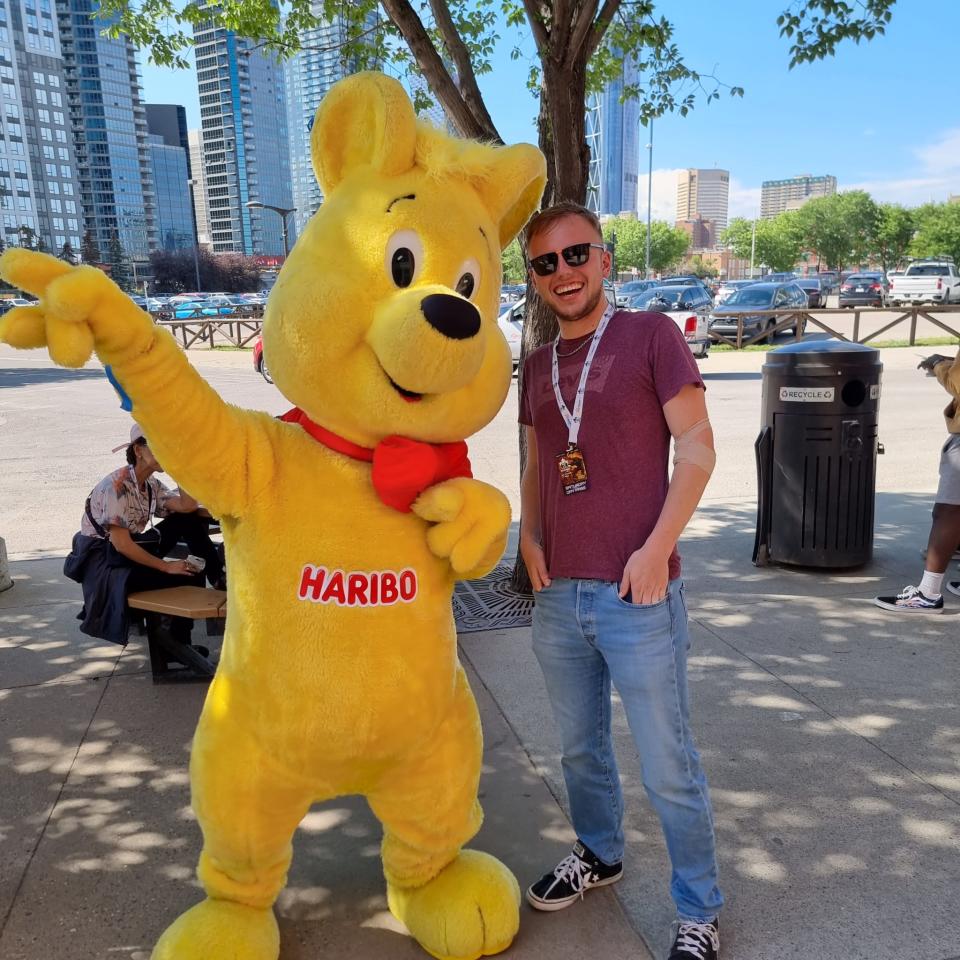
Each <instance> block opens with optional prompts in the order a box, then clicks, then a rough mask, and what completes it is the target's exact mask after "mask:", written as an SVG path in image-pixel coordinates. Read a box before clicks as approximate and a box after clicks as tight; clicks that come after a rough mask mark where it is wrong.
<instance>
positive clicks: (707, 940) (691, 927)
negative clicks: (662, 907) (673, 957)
mask: <svg viewBox="0 0 960 960" xmlns="http://www.w3.org/2000/svg"><path fill="white" fill-rule="evenodd" d="M676 946H677V947H680V949H682V950H685V951H686V952H687V953H689V954H690V956H691V957H696V958H697V960H704V958H705V957H706V956H707V947H708V946H710V947H712V948H713V952H714V953H715V954H718V953H719V952H720V937H719V935H718V934H717V929H716V927H714V926H713V924H712V923H681V924H680V929H679V930H678V931H677V942H676Z"/></svg>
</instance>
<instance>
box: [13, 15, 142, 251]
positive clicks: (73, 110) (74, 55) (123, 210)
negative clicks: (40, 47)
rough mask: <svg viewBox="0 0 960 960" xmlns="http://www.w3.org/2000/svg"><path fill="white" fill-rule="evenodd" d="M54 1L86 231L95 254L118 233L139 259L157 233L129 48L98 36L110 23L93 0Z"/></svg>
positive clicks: (135, 74) (137, 79)
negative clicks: (100, 17) (94, 244)
mask: <svg viewBox="0 0 960 960" xmlns="http://www.w3.org/2000/svg"><path fill="white" fill-rule="evenodd" d="M39 2H40V3H41V4H43V3H44V2H45V0H39ZM56 6H57V18H58V22H59V27H60V40H61V43H62V47H63V59H64V64H65V74H66V93H67V98H68V101H69V108H70V115H71V118H72V121H73V134H74V148H75V150H76V162H77V173H78V176H79V180H80V199H81V203H82V206H83V216H84V222H85V226H86V229H87V230H90V231H92V232H93V235H94V236H95V237H96V240H97V245H98V246H99V248H100V253H101V257H103V258H105V257H106V251H107V250H108V249H109V246H110V242H111V239H113V238H117V239H119V241H120V246H121V248H122V250H123V252H124V254H125V255H126V256H127V257H128V258H129V259H131V260H134V261H136V260H141V261H142V260H146V258H147V255H148V254H149V252H150V251H151V250H152V249H154V248H155V247H156V245H157V234H156V224H155V221H154V216H155V195H154V187H153V175H152V171H151V166H150V149H149V144H148V142H147V118H146V113H145V111H144V109H143V102H142V96H141V89H140V68H139V65H138V63H137V58H136V53H135V51H134V48H133V45H132V44H131V43H130V41H129V40H127V39H126V38H125V37H121V38H119V39H117V40H111V39H110V38H108V37H106V36H105V35H104V34H103V32H102V31H103V29H104V27H105V26H107V25H108V24H109V23H110V21H109V20H107V21H103V20H97V19H93V16H94V14H96V12H97V10H98V8H99V4H97V3H96V2H95V0H57V4H56ZM25 9H26V8H25ZM51 93H52V91H51ZM55 146H56V149H57V152H58V154H59V152H60V145H59V144H57V145H55Z"/></svg>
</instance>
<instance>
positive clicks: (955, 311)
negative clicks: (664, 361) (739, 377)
mask: <svg viewBox="0 0 960 960" xmlns="http://www.w3.org/2000/svg"><path fill="white" fill-rule="evenodd" d="M891 313H895V314H896V316H895V317H894V318H893V319H892V320H889V321H888V322H886V323H884V324H883V325H882V326H881V327H880V328H879V329H878V330H872V331H871V332H870V333H869V334H866V335H865V336H861V331H862V327H863V320H864V318H869V317H871V316H875V315H877V314H886V315H889V314H891ZM851 314H852V315H853V329H852V331H849V332H848V333H844V332H843V331H841V330H838V329H836V325H837V324H836V320H834V317H836V318H837V320H839V319H840V318H841V317H843V318H845V319H849V318H850V316H851ZM934 314H938V315H939V317H938V316H934ZM944 314H946V315H947V317H948V318H949V320H950V321H951V322H953V323H956V324H957V325H958V326H960V306H950V307H939V306H924V307H897V308H896V309H888V308H886V307H854V308H853V309H852V310H850V309H844V308H837V307H833V308H830V309H823V310H796V309H793V310H744V311H742V312H739V313H725V314H723V318H724V319H731V320H732V319H736V321H737V332H736V334H735V335H733V334H731V335H729V336H725V335H723V334H722V333H718V332H717V331H715V330H710V339H711V340H713V341H715V342H716V343H725V344H727V345H728V346H731V347H733V348H734V350H741V349H743V347H749V346H750V345H751V344H753V343H764V342H766V341H767V338H768V337H772V336H773V335H774V334H777V333H780V332H781V331H783V330H786V329H788V328H789V329H793V328H794V327H796V333H795V334H794V339H796V340H802V339H803V336H804V334H805V333H808V332H809V328H810V327H818V328H819V329H821V330H824V331H825V332H826V333H828V334H830V336H832V337H836V338H837V339H838V340H846V341H847V342H848V343H869V342H870V341H871V340H876V339H877V337H879V336H880V334H882V333H886V332H887V331H888V330H892V329H893V328H894V327H897V326H899V325H900V324H907V325H908V326H909V328H910V331H909V336H908V337H907V338H906V339H908V340H909V342H910V345H911V346H913V345H914V344H915V343H916V340H917V322H918V321H919V320H921V319H922V320H926V321H929V322H930V323H931V324H933V325H934V326H936V327H939V328H940V329H941V330H943V331H944V333H946V334H948V335H949V336H951V337H956V338H957V339H958V340H960V330H958V329H956V327H952V326H950V325H949V324H948V323H946V322H944V320H943V319H941V318H942V317H943V315H944ZM756 316H762V317H775V319H776V324H775V325H772V326H769V327H767V326H765V327H763V329H761V330H759V331H756V332H754V333H750V334H749V335H745V333H744V326H748V327H750V326H752V324H751V323H750V320H749V318H750V317H756ZM824 317H826V318H827V319H826V320H825V319H824ZM745 318H747V319H746V320H745ZM954 318H956V319H954ZM828 321H829V322H828ZM831 324H834V325H833V326H831ZM843 326H846V324H843Z"/></svg>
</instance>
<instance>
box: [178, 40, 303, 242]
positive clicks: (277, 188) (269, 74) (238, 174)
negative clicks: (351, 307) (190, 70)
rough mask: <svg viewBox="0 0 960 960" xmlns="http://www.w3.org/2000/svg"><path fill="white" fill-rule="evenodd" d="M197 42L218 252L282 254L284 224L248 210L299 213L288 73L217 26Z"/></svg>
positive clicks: (205, 158) (209, 202) (210, 206)
mask: <svg viewBox="0 0 960 960" xmlns="http://www.w3.org/2000/svg"><path fill="white" fill-rule="evenodd" d="M194 39H195V40H196V59H197V84H198V87H199V94H200V122H201V127H202V132H203V137H202V143H203V164H204V168H205V173H206V186H207V212H208V215H209V222H210V237H211V241H212V246H213V251H214V252H215V253H220V252H235V253H245V254H247V255H248V256H250V255H274V256H276V255H282V254H283V232H282V224H281V219H280V217H279V216H278V215H277V214H276V213H274V212H273V211H272V210H263V209H256V208H253V209H251V208H250V207H248V206H247V203H249V202H250V201H251V200H256V201H259V202H260V203H264V204H270V205H271V206H275V207H283V208H289V207H292V206H293V198H292V194H291V191H290V159H289V151H288V143H287V123H286V103H285V99H284V84H283V68H282V67H281V66H280V65H279V63H278V62H277V61H276V59H275V58H273V57H272V56H263V55H262V54H261V53H260V52H259V51H258V50H255V49H254V46H255V44H254V42H253V41H251V40H245V39H242V38H240V37H237V36H236V35H235V34H233V33H232V32H230V31H228V30H223V29H221V28H219V27H214V26H212V25H211V24H210V23H209V22H206V23H202V24H198V25H197V26H196V27H195V28H194ZM290 228H291V237H290V240H291V244H292V242H293V236H294V231H293V224H292V223H291V224H290Z"/></svg>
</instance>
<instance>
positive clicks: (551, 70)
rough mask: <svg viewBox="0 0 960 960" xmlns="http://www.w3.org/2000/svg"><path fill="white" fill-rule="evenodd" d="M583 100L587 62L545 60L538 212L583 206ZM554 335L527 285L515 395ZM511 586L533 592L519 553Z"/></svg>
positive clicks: (553, 322)
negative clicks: (531, 361) (558, 64)
mask: <svg viewBox="0 0 960 960" xmlns="http://www.w3.org/2000/svg"><path fill="white" fill-rule="evenodd" d="M586 96H587V70H586V62H585V61H584V62H579V61H578V62H577V63H576V64H575V65H574V67H573V68H572V69H571V70H558V69H556V68H555V67H553V66H552V65H550V66H548V64H547V62H546V59H545V61H544V72H543V85H542V87H541V90H540V115H539V117H538V119H537V127H538V131H539V139H540V149H541V150H542V151H543V155H544V156H545V157H546V160H547V185H546V189H545V190H544V193H543V203H542V205H541V207H542V209H546V208H547V207H550V206H553V205H554V204H555V203H560V202H562V201H564V200H572V201H573V202H575V203H584V202H585V201H586V199H587V181H588V179H589V175H590V148H589V147H588V146H587V139H586V114H585V109H584V104H585V103H586ZM524 256H526V249H524ZM556 335H557V318H556V317H555V316H554V315H553V312H552V311H551V310H549V309H547V307H546V306H545V305H544V303H543V301H542V300H541V299H540V298H539V297H538V296H537V295H536V293H535V292H534V288H533V284H531V283H528V284H527V302H526V311H525V316H524V320H523V342H522V345H521V354H520V370H519V374H518V378H517V389H518V391H522V390H523V361H524V358H525V357H526V355H527V354H528V353H530V352H532V351H533V350H536V349H537V347H540V346H542V345H543V344H545V343H549V342H550V341H551V340H553V339H554V337H556ZM519 433H520V436H519V446H520V475H521V477H522V476H523V471H524V468H525V466H526V462H527V444H526V439H527V438H526V430H525V429H523V428H522V427H521V429H520V431H519ZM555 452H557V453H559V452H560V451H555ZM540 455H541V456H553V455H554V451H540ZM521 519H522V518H521ZM510 585H511V587H512V588H513V589H514V590H515V591H517V592H518V593H524V594H529V593H530V592H531V589H532V588H531V585H530V578H529V576H528V575H527V568H526V565H525V564H524V562H523V559H522V558H521V556H520V551H519V548H518V550H517V555H516V557H515V559H514V565H513V576H512V577H511V580H510Z"/></svg>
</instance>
